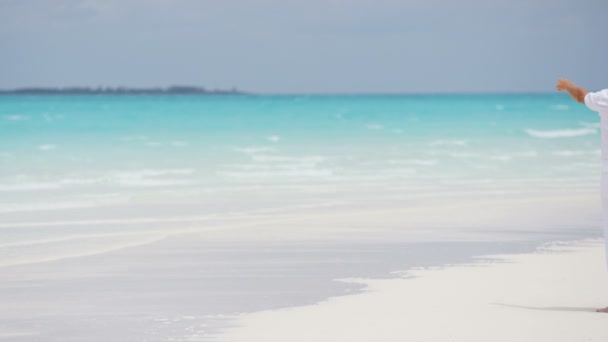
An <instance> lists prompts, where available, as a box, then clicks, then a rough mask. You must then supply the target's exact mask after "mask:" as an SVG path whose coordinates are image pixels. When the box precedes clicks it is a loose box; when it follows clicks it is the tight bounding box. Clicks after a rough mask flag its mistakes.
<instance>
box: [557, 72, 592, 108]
mask: <svg viewBox="0 0 608 342" xmlns="http://www.w3.org/2000/svg"><path fill="white" fill-rule="evenodd" d="M557 90H559V91H567V92H568V94H570V96H572V98H573V99H574V100H576V101H577V102H580V103H583V104H584V103H585V95H587V91H586V90H585V89H583V88H581V87H579V86H577V85H576V84H574V83H572V82H570V81H568V80H567V79H565V78H560V79H559V80H558V81H557Z"/></svg>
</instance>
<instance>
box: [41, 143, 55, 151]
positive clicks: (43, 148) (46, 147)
mask: <svg viewBox="0 0 608 342" xmlns="http://www.w3.org/2000/svg"><path fill="white" fill-rule="evenodd" d="M56 148H57V145H53V144H44V145H39V146H38V149H39V150H40V151H45V152H46V151H50V150H54V149H56Z"/></svg>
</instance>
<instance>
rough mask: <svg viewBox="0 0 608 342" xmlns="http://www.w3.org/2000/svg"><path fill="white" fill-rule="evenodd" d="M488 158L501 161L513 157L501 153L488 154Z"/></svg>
mask: <svg viewBox="0 0 608 342" xmlns="http://www.w3.org/2000/svg"><path fill="white" fill-rule="evenodd" d="M489 159H491V160H497V161H501V162H508V161H510V160H511V159H513V157H512V156H509V155H501V156H490V157H489Z"/></svg>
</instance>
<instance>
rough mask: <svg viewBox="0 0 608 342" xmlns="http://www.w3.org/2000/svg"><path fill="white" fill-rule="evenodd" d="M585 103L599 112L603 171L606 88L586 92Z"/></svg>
mask: <svg viewBox="0 0 608 342" xmlns="http://www.w3.org/2000/svg"><path fill="white" fill-rule="evenodd" d="M585 105H587V107H589V109H591V110H593V111H596V112H598V113H599V114H600V128H601V131H602V160H603V162H604V172H606V171H608V170H606V163H608V89H604V90H602V91H598V92H597V93H587V95H585Z"/></svg>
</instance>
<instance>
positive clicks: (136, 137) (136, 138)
mask: <svg viewBox="0 0 608 342" xmlns="http://www.w3.org/2000/svg"><path fill="white" fill-rule="evenodd" d="M149 139H150V138H148V137H147V136H145V135H133V136H128V137H122V138H120V140H121V141H147V140H149Z"/></svg>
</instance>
